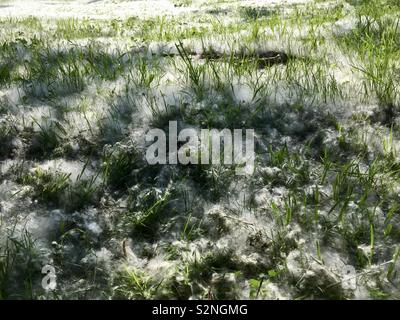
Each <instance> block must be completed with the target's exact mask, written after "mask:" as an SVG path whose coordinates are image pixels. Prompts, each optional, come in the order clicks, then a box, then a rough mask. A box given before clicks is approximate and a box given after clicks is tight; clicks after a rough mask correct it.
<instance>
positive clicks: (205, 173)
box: [0, 0, 400, 299]
mask: <svg viewBox="0 0 400 320" xmlns="http://www.w3.org/2000/svg"><path fill="white" fill-rule="evenodd" d="M174 4H175V6H176V7H177V8H178V7H179V6H186V7H187V9H188V10H189V11H188V12H186V11H185V14H182V15H163V16H156V17H136V16H135V17H126V18H118V19H111V18H110V19H103V18H102V19H90V18H86V19H77V18H73V19H72V18H71V19H70V18H67V19H65V18H58V19H44V18H36V17H29V18H1V19H0V24H1V27H2V30H3V29H4V32H2V33H1V34H0V111H1V112H0V140H1V141H0V160H1V171H0V176H1V179H2V184H1V186H0V198H1V200H2V210H3V203H4V212H7V213H4V214H3V211H2V213H1V214H0V228H2V227H3V226H5V225H8V224H10V223H11V222H10V221H8V220H7V219H6V217H9V216H10V217H11V216H15V217H21V221H22V220H23V219H22V217H24V218H26V219H28V221H29V222H30V223H27V226H28V227H29V226H32V224H33V225H35V222H36V220H34V219H37V218H35V217H33V218H32V217H30V215H29V214H30V213H31V212H37V213H38V214H39V213H40V214H41V217H42V216H43V217H45V218H46V219H49V220H51V221H52V222H54V224H56V225H59V228H55V229H54V228H50V227H49V228H50V229H49V230H47V229H46V230H45V231H43V233H46V234H45V235H44V234H39V236H40V239H39V240H40V241H43V242H44V243H46V246H42V247H41V242H40V241H39V242H36V241H34V240H33V235H30V232H31V233H32V234H35V232H36V234H37V230H36V231H35V228H32V227H31V229H30V230H27V233H24V234H23V235H20V237H17V236H9V237H8V236H7V237H6V236H4V239H2V240H1V242H0V248H1V249H0V252H1V254H0V298H2V299H6V298H38V297H42V296H43V292H41V289H40V287H38V283H39V282H40V281H37V280H38V278H40V276H41V274H40V272H39V273H37V272H38V271H37V270H39V271H40V267H41V266H39V265H38V264H37V258H38V257H39V256H40V255H39V253H38V250H39V248H41V249H43V250H44V251H46V254H47V255H48V256H51V257H52V258H53V261H54V264H55V267H56V269H57V271H58V272H60V278H59V281H60V284H61V287H60V288H58V289H57V290H56V291H55V292H54V296H52V298H56V297H57V298H99V297H101V298H126V299H154V298H166V299H176V298H179V299H189V298H191V299H231V298H232V299H237V298H242V299H247V298H251V299H274V298H291V299H296V298H298V299H321V298H322V299H352V298H369V297H371V298H373V299H396V298H398V295H396V293H395V291H396V290H394V289H393V288H396V289H397V288H398V286H399V265H398V261H399V241H400V226H399V206H398V203H399V200H400V199H399V195H398V194H399V193H398V190H399V184H398V181H399V172H400V160H399V153H398V140H399V129H400V126H399V121H398V120H399V99H400V98H399V80H400V79H399V75H400V72H399V63H398V61H399V54H400V45H399V44H400V42H399V37H398V36H399V32H400V30H399V25H400V24H399V19H398V18H397V16H398V15H397V13H399V12H400V7H399V6H398V4H397V2H396V1H393V0H379V1H367V0H363V1H350V0H349V1H338V2H337V3H326V2H322V1H312V2H310V3H308V4H299V5H277V6H270V5H266V6H261V5H260V6H257V7H255V6H249V5H247V4H243V3H240V2H239V3H238V4H237V5H232V3H230V2H229V1H212V2H211V1H209V2H207V3H206V2H205V1H204V3H203V4H202V6H200V7H199V8H198V10H199V11H197V13H196V14H194V13H192V12H191V11H190V10H191V8H192V6H196V5H197V4H196V2H192V1H175V2H174ZM43 110H45V111H43ZM172 120H174V121H177V122H178V127H179V128H186V127H192V128H195V129H200V128H208V129H212V128H215V129H220V130H221V129H224V128H228V129H239V128H243V129H246V128H253V129H255V131H256V171H255V174H254V175H253V176H245V177H239V176H235V174H234V167H228V166H223V165H219V166H215V165H198V166H195V165H177V166H172V165H166V166H150V165H148V164H147V163H146V161H145V160H144V154H145V149H146V146H145V145H144V144H143V141H142V140H141V138H143V137H144V135H145V132H146V131H147V130H148V129H151V128H161V129H163V128H164V129H165V128H167V125H168V121H172ZM59 158H63V159H64V160H67V161H69V162H70V163H74V164H79V165H80V166H81V167H82V170H81V171H80V172H79V174H77V175H76V172H75V174H74V172H69V171H71V170H72V169H71V170H70V169H69V168H68V167H67V166H66V167H65V168H61V169H65V170H53V169H40V168H42V165H43V164H44V163H45V162H46V161H48V160H56V159H59ZM72 171H73V170H72ZM73 176H77V177H76V178H72V177H73ZM57 217H60V218H57ZM29 219H33V220H29ZM57 219H58V220H57ZM53 220H54V221H53ZM15 223H17V225H18V228H20V229H23V228H22V223H23V222H18V221H17V222H15ZM49 225H51V226H53V223H51V224H50V223H49ZM126 239H133V242H132V243H133V244H132V246H131V250H132V252H133V254H132V257H130V258H128V257H125V256H124V255H123V254H122V253H121V248H120V245H119V243H120V242H122V243H125V240H126ZM53 242H54V243H53ZM49 248H50V249H49ZM39 251H40V250H39ZM24 256H25V257H29V259H28V258H26V259H22V258H23V257H24ZM332 261H333V262H332ZM38 263H39V262H38ZM40 263H41V261H40ZM40 263H39V264H40ZM343 264H345V265H350V266H354V267H355V268H356V271H357V275H358V278H357V280H358V286H359V289H360V290H356V291H354V290H345V289H344V286H343V283H342V279H341V278H340V275H341V266H342V265H343ZM160 275H163V277H162V279H161V277H160ZM79 279H85V280H84V281H83V282H82V285H79V286H80V288H77V284H76V283H78V280H79ZM79 283H80V282H79ZM81 287H82V288H81ZM61 288H62V289H61ZM240 288H249V290H247V291H246V290H241V289H240ZM364 293H366V294H364ZM360 294H364V295H362V296H360ZM368 295H369V296H368Z"/></svg>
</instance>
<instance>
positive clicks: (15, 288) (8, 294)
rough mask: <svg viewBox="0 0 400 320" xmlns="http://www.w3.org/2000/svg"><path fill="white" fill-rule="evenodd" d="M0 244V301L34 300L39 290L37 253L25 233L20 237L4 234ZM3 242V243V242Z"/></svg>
mask: <svg viewBox="0 0 400 320" xmlns="http://www.w3.org/2000/svg"><path fill="white" fill-rule="evenodd" d="M3 236H5V239H2V242H1V244H0V299H1V300H5V299H34V298H36V297H37V296H39V293H40V291H41V290H40V288H38V287H37V285H36V282H37V281H39V278H40V276H41V272H40V269H41V266H40V262H39V256H40V254H39V252H38V251H37V249H36V247H35V241H34V240H33V239H32V237H31V235H30V234H29V233H28V232H27V231H23V232H22V234H21V235H20V236H15V235H13V234H11V235H10V234H8V233H4V234H3ZM3 240H4V241H3Z"/></svg>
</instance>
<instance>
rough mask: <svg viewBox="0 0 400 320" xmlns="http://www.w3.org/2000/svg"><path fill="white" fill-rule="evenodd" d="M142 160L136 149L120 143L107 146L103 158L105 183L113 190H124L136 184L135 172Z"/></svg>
mask: <svg viewBox="0 0 400 320" xmlns="http://www.w3.org/2000/svg"><path fill="white" fill-rule="evenodd" d="M139 161H140V158H139V155H138V153H137V151H136V150H135V148H134V147H130V146H124V145H122V144H120V143H117V144H116V145H114V147H110V146H108V145H107V146H105V148H104V152H103V157H102V162H103V166H102V170H103V181H104V183H105V185H108V186H110V187H111V188H113V189H124V188H126V187H128V186H131V185H133V184H134V183H135V181H136V177H135V172H134V170H136V169H138V168H139V164H140V162H139Z"/></svg>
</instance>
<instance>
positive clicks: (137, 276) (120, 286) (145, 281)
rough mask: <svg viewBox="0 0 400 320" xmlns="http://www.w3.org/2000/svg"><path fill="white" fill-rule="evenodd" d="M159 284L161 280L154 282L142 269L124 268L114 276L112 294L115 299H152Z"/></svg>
mask: <svg viewBox="0 0 400 320" xmlns="http://www.w3.org/2000/svg"><path fill="white" fill-rule="evenodd" d="M161 284H162V281H160V282H156V281H155V280H154V279H153V278H152V277H150V276H149V275H147V274H146V273H145V272H144V271H142V270H139V269H134V268H125V269H124V270H122V271H120V272H118V273H117V274H116V276H115V279H114V286H113V296H114V298H116V299H130V300H143V299H154V297H155V296H156V294H157V292H158V291H159V289H160V286H161Z"/></svg>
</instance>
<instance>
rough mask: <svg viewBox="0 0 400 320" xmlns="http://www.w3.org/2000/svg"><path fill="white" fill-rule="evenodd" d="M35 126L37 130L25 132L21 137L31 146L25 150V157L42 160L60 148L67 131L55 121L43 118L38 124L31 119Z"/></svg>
mask: <svg viewBox="0 0 400 320" xmlns="http://www.w3.org/2000/svg"><path fill="white" fill-rule="evenodd" d="M32 121H33V123H34V124H36V126H37V130H36V131H33V132H32V130H33V129H32V128H31V130H30V131H28V130H26V131H25V132H23V135H24V136H26V138H28V139H29V140H31V145H30V146H29V148H28V150H27V155H28V156H29V157H32V158H43V157H47V156H51V155H53V154H54V152H55V151H60V150H58V149H59V148H61V147H62V145H63V142H64V141H65V139H66V138H65V137H66V135H67V131H66V129H65V128H64V125H63V124H62V123H61V122H60V121H58V120H55V119H52V118H47V117H43V118H42V119H41V121H40V122H39V121H38V120H37V119H35V118H33V119H32Z"/></svg>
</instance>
